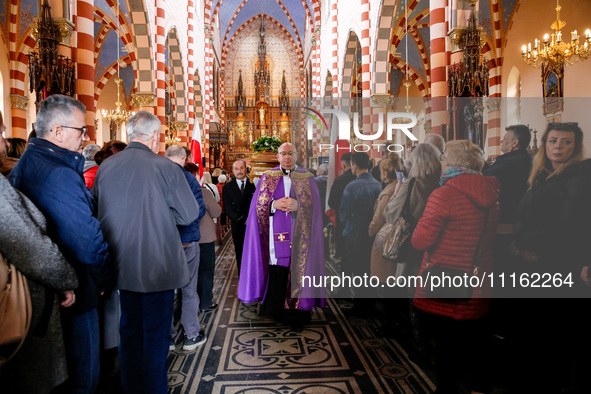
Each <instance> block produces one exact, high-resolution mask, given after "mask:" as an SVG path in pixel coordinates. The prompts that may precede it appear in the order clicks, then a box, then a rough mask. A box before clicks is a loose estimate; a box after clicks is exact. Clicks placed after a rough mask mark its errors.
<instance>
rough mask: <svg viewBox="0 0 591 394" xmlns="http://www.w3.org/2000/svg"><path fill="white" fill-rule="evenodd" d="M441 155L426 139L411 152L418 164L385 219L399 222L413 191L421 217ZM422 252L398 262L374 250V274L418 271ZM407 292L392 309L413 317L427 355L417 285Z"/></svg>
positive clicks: (421, 352) (413, 208)
mask: <svg viewBox="0 0 591 394" xmlns="http://www.w3.org/2000/svg"><path fill="white" fill-rule="evenodd" d="M440 155H441V154H440V152H439V151H438V150H437V148H435V147H434V146H433V145H431V144H426V143H423V144H419V145H417V146H416V147H415V149H414V150H413V151H412V153H411V155H410V156H411V161H412V162H413V163H414V165H413V166H412V167H411V169H410V171H409V173H408V174H407V175H408V180H407V181H405V182H404V183H402V185H400V182H399V184H398V185H397V187H399V191H398V192H397V193H396V194H395V195H394V196H392V198H391V199H390V201H389V202H388V204H387V206H386V208H385V209H384V213H383V217H384V220H385V222H387V223H390V224H394V223H396V221H397V220H398V218H399V217H400V215H401V214H402V210H403V208H404V204H405V202H406V198H407V196H408V194H409V193H410V197H411V198H410V200H409V213H410V215H412V217H413V218H414V219H415V222H416V221H418V220H419V219H420V217H421V216H422V215H423V211H424V209H425V205H426V204H427V199H428V198H429V196H430V195H431V193H432V192H433V190H435V189H437V188H438V187H439V177H440V176H441V162H440V160H439V156H440ZM411 180H412V181H411ZM411 182H412V183H413V186H412V188H410V184H411ZM422 255H423V254H422V253H419V252H417V251H416V250H414V249H412V248H411V249H410V251H409V252H408V254H407V255H406V256H404V262H402V263H398V264H396V263H392V262H391V261H388V260H385V259H381V260H378V259H373V254H372V261H371V274H372V275H375V276H377V277H379V278H380V281H381V282H382V283H384V282H386V280H387V279H388V277H390V276H396V277H402V276H410V275H417V274H418V273H419V268H420V267H421V258H422ZM406 295H407V296H408V298H410V301H409V300H406V299H405V300H403V301H402V303H400V304H397V305H394V304H393V303H392V308H391V309H397V310H398V312H399V313H400V314H401V315H403V318H402V319H400V320H401V321H406V320H410V323H411V328H412V334H413V339H414V345H415V350H416V354H417V355H418V356H425V352H426V349H427V343H426V341H425V339H424V335H423V333H422V329H421V327H420V322H419V316H418V313H417V311H416V309H415V308H414V306H413V305H412V297H414V289H413V288H409V289H406ZM398 296H400V297H405V293H401V294H398ZM409 304H410V305H409ZM390 312H394V311H390ZM390 325H392V323H390ZM385 327H386V328H387V327H388V325H385ZM386 334H387V333H386ZM424 358H426V356H425V357H424Z"/></svg>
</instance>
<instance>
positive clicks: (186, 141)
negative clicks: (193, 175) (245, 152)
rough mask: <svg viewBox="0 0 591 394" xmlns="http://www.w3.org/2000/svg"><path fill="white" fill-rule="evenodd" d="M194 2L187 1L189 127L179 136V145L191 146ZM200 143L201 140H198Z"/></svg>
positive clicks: (193, 112)
mask: <svg viewBox="0 0 591 394" xmlns="http://www.w3.org/2000/svg"><path fill="white" fill-rule="evenodd" d="M195 23H196V21H195V4H194V3H193V0H188V2H187V26H188V27H189V30H188V31H187V54H188V55H187V105H188V107H189V108H188V113H189V119H187V120H188V121H189V128H188V129H187V134H188V135H187V136H186V137H180V138H181V145H185V146H191V138H192V137H193V129H194V127H195V88H194V86H193V76H194V74H195V31H194V30H193V26H194V25H195ZM199 143H201V141H199Z"/></svg>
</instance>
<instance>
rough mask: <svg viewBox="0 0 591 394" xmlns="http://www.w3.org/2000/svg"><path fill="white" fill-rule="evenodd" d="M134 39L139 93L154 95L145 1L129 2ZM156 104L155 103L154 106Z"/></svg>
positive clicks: (152, 64)
mask: <svg viewBox="0 0 591 394" xmlns="http://www.w3.org/2000/svg"><path fill="white" fill-rule="evenodd" d="M128 11H129V19H130V21H131V29H132V32H133V34H132V37H133V42H134V44H135V48H136V59H134V63H135V64H134V67H133V68H134V70H137V77H136V86H137V92H138V93H154V75H155V74H154V62H153V55H152V53H153V51H152V38H151V34H150V30H149V26H150V23H149V19H148V13H147V12H146V7H145V5H144V0H128ZM155 104H156V102H154V105H155Z"/></svg>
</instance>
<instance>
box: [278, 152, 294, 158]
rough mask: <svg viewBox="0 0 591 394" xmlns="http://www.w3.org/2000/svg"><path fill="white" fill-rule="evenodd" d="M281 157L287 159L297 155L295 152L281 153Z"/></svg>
mask: <svg viewBox="0 0 591 394" xmlns="http://www.w3.org/2000/svg"><path fill="white" fill-rule="evenodd" d="M279 155H280V156H283V157H285V156H295V155H296V154H295V152H279Z"/></svg>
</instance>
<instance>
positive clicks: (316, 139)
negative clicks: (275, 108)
mask: <svg viewBox="0 0 591 394" xmlns="http://www.w3.org/2000/svg"><path fill="white" fill-rule="evenodd" d="M318 13H320V10H318ZM315 14H316V13H315ZM312 34H313V36H312V37H313V39H314V41H315V45H314V47H313V52H312V75H311V78H312V107H316V108H319V107H320V104H321V103H322V86H321V76H320V22H318V25H316V27H315V28H313V33H312ZM305 130H306V129H304V132H305ZM306 140H307V138H306ZM321 140H322V130H321V129H320V127H316V126H314V132H313V140H312V157H318V156H319V153H320V152H319V150H318V149H319V146H320V141H321Z"/></svg>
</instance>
